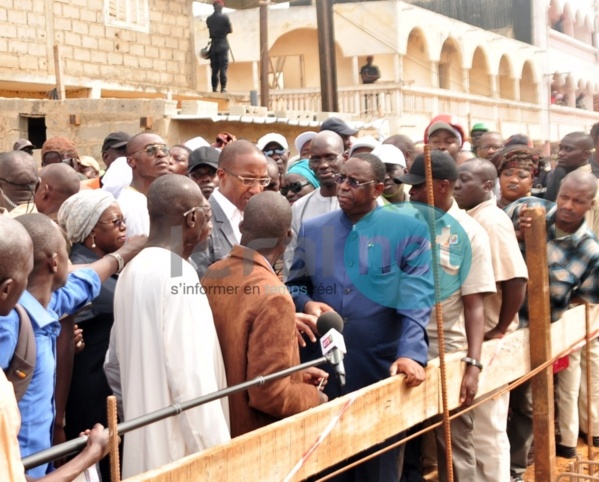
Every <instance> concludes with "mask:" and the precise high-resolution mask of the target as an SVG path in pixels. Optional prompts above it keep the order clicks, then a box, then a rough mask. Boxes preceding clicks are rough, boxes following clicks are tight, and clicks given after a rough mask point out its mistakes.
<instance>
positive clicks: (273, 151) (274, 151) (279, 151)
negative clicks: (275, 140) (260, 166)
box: [262, 148, 287, 157]
mask: <svg viewBox="0 0 599 482" xmlns="http://www.w3.org/2000/svg"><path fill="white" fill-rule="evenodd" d="M286 152H287V149H283V148H281V149H269V150H268V151H262V153H263V154H264V155H265V156H268V157H271V156H272V155H273V154H278V155H279V156H282V155H283V154H285V153H286Z"/></svg>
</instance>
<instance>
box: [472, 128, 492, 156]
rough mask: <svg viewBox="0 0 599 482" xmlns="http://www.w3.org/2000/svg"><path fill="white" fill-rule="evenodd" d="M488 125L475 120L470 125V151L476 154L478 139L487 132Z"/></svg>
mask: <svg viewBox="0 0 599 482" xmlns="http://www.w3.org/2000/svg"><path fill="white" fill-rule="evenodd" d="M489 130H490V129H489V127H488V126H487V124H485V123H484V122H477V123H476V124H474V125H473V126H472V129H471V130H470V143H471V144H472V152H474V154H475V155H476V150H477V149H478V145H479V142H478V141H479V139H480V136H482V135H483V134H484V133H485V132H489Z"/></svg>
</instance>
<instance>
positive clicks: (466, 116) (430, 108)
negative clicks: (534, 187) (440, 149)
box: [270, 83, 599, 140]
mask: <svg viewBox="0 0 599 482" xmlns="http://www.w3.org/2000/svg"><path fill="white" fill-rule="evenodd" d="M338 101H339V112H341V113H344V114H349V115H351V117H352V118H353V120H361V121H364V122H368V121H372V120H374V119H380V118H395V119H396V120H397V121H398V123H397V125H398V126H399V127H402V129H403V130H405V131H406V132H405V133H406V134H408V135H412V136H413V137H415V138H417V137H418V136H419V135H422V128H423V127H422V126H425V125H426V124H427V123H428V122H429V121H430V119H431V118H432V117H433V116H435V115H436V114H438V113H451V114H454V115H456V116H458V117H459V118H460V119H461V120H462V122H463V125H464V127H467V126H470V125H472V124H474V123H476V122H487V123H488V124H489V125H491V126H494V127H495V128H496V129H497V130H498V131H500V132H502V133H503V134H504V135H511V134H514V133H516V132H518V133H523V134H527V135H528V136H530V137H531V138H532V139H536V140H545V139H547V137H548V136H547V133H546V132H544V131H547V130H549V132H550V133H551V140H559V139H560V138H561V137H563V135H565V134H566V133H568V132H571V131H572V130H584V131H587V132H588V131H589V129H590V127H591V126H592V125H593V124H594V123H596V122H599V112H593V111H589V110H584V109H574V108H570V107H564V106H559V105H550V106H549V104H546V105H539V104H530V103H526V102H517V101H512V100H505V99H499V98H492V97H484V96H480V95H471V94H467V93H463V92H455V91H450V90H445V89H431V88H425V87H414V86H405V85H402V84H395V83H387V84H372V85H359V86H352V87H340V88H339V89H338ZM320 106H321V98H320V90H319V89H282V90H276V91H271V93H270V108H271V110H277V111H304V112H305V111H308V112H319V111H320V109H321V107H320ZM548 108H549V115H548V111H547V109H548ZM411 130H413V132H410V131H411Z"/></svg>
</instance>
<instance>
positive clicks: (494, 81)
mask: <svg viewBox="0 0 599 482" xmlns="http://www.w3.org/2000/svg"><path fill="white" fill-rule="evenodd" d="M491 97H493V98H494V99H499V97H500V95H499V75H498V74H496V75H491Z"/></svg>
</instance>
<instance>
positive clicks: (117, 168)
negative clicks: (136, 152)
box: [102, 156, 133, 199]
mask: <svg viewBox="0 0 599 482" xmlns="http://www.w3.org/2000/svg"><path fill="white" fill-rule="evenodd" d="M132 180H133V171H132V170H131V167H130V166H129V164H127V158H126V157H124V156H123V157H117V158H116V159H115V160H114V161H113V162H112V164H111V165H110V167H109V168H108V169H107V170H106V173H105V174H104V177H102V190H103V191H108V192H109V193H111V194H112V195H113V196H114V198H115V199H118V198H119V196H120V195H121V193H122V192H123V189H125V188H127V187H128V186H129V185H130V184H131V181H132Z"/></svg>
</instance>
